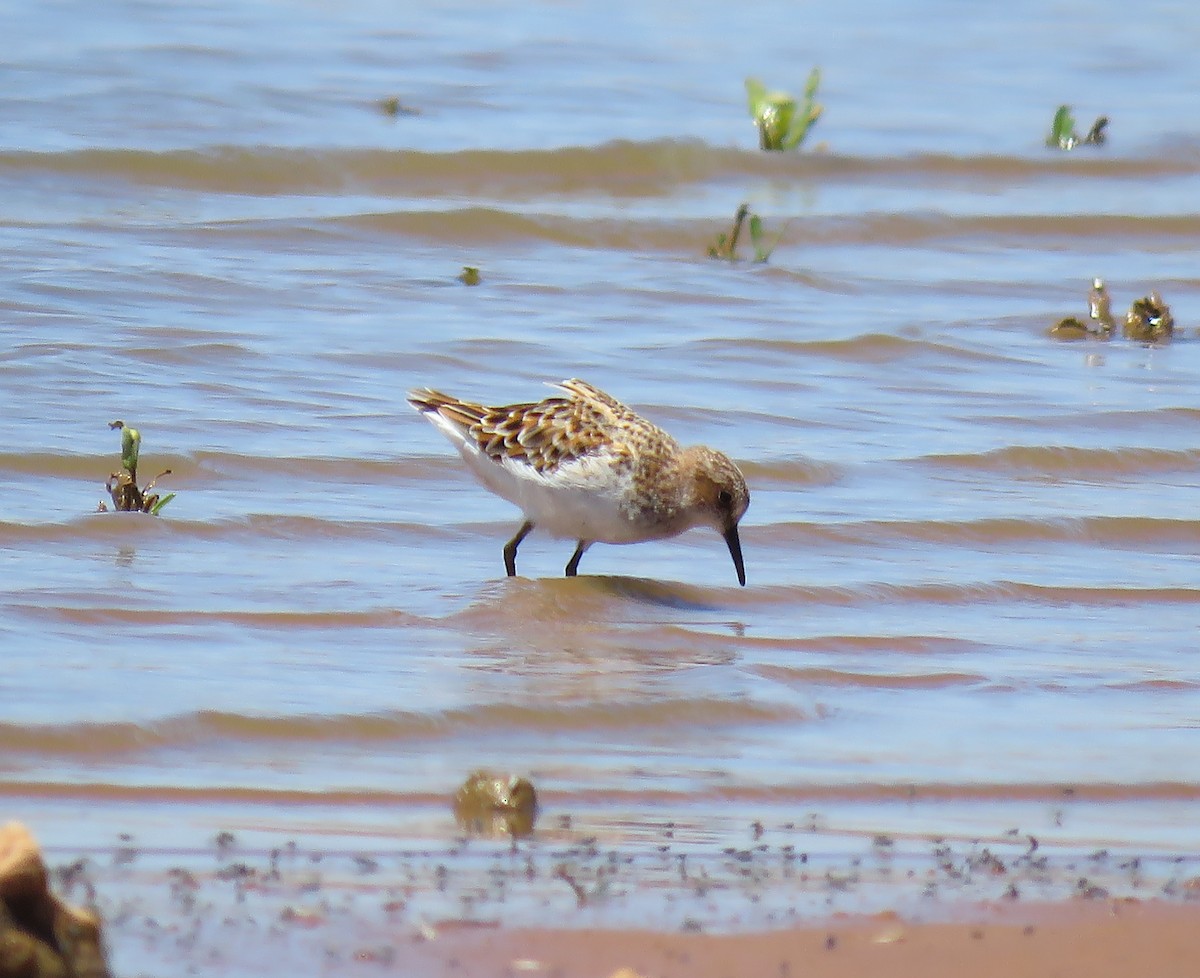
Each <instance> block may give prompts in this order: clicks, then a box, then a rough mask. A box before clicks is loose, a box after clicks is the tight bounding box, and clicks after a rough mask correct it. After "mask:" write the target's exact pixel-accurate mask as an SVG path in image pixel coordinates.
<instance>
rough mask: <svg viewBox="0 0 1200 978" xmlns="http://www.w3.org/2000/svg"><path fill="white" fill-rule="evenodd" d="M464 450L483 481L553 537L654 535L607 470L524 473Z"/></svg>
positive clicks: (607, 539) (600, 539)
mask: <svg viewBox="0 0 1200 978" xmlns="http://www.w3.org/2000/svg"><path fill="white" fill-rule="evenodd" d="M462 454H463V457H464V458H465V459H466V461H467V464H468V465H469V466H470V468H471V471H472V472H474V473H475V475H476V476H477V477H478V478H479V480H480V481H481V482H482V483H483V484H484V485H485V486H487V487H488V488H489V489H491V490H492V492H494V493H495V494H496V495H497V496H500V497H501V498H503V499H507V500H508V501H509V502H510V503H513V504H514V505H515V506H518V507H520V509H521V511H522V512H523V513H524V514H525V517H526V518H527V519H528V520H529V521H530V522H531V523H533V524H534V525H535V526H536V527H537V528H538V529H539V530H543V531H545V532H546V533H549V534H551V535H552V536H556V537H563V538H566V539H569V540H589V541H594V542H597V543H636V542H638V541H640V540H646V539H649V538H651V537H654V536H657V534H655V533H654V532H653V531H651V532H647V528H646V527H643V526H639V525H638V524H637V523H635V522H633V521H631V520H630V519H629V518H628V516H626V514H625V509H624V507H623V506H622V501H623V500H624V499H625V498H626V495H627V493H628V491H629V486H628V483H627V480H626V479H622V478H620V477H618V476H616V475H615V474H611V470H607V471H605V470H604V469H598V470H597V472H594V473H590V475H591V478H588V479H585V480H581V479H578V478H576V479H572V478H569V477H562V476H560V475H559V474H558V473H555V474H551V475H549V476H544V475H538V474H536V473H532V472H531V473H530V474H528V475H524V474H521V472H520V470H519V469H515V466H514V465H512V464H507V465H506V464H502V463H498V462H496V461H495V460H494V459H492V458H489V457H487V456H486V455H483V454H481V453H478V452H471V451H469V450H468V451H463V453H462ZM514 469H515V471H514Z"/></svg>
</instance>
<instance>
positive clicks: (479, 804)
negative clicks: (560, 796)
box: [454, 770, 538, 838]
mask: <svg viewBox="0 0 1200 978" xmlns="http://www.w3.org/2000/svg"><path fill="white" fill-rule="evenodd" d="M537 813H538V800H537V791H536V790H535V789H534V787H533V784H532V783H530V782H529V781H528V780H527V779H526V778H522V777H517V776H516V775H511V774H497V773H495V772H493V771H482V770H481V771H472V772H471V774H470V775H469V776H468V777H467V780H466V781H465V782H463V785H462V787H460V788H459V789H458V792H457V793H456V794H455V796H454V818H455V821H456V822H457V823H458V825H459V828H461V829H463V830H464V831H465V832H467V833H468V834H470V835H481V836H485V837H488V836H490V837H496V836H511V837H512V838H520V837H522V836H526V835H529V834H530V833H531V832H532V831H533V826H534V823H535V822H536V821H537Z"/></svg>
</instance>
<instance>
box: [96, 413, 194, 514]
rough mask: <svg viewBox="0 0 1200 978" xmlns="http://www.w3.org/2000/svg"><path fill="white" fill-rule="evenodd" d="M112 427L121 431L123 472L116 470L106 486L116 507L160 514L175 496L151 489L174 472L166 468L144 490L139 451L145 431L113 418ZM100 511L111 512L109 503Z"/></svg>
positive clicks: (123, 511) (110, 424)
mask: <svg viewBox="0 0 1200 978" xmlns="http://www.w3.org/2000/svg"><path fill="white" fill-rule="evenodd" d="M108 426H109V428H112V429H114V430H119V431H120V432H121V471H120V472H113V473H112V474H111V475H110V476H109V477H108V481H107V482H106V483H105V484H104V488H105V489H107V490H108V494H109V496H111V497H112V502H113V507H114V508H115V509H116V510H117V512H119V513H149V514H150V515H151V516H157V515H158V514H159V513H160V512H161V511H162V508H163V507H164V506H166V505H167V503H169V502H170V501H171V500H172V499H174V498H175V493H173V492H170V493H167V495H165V496H158V495H155V494H153V493H151V491H150V490H151V489H153V488H154V486H155V484H156V483H157V482H158V480H159V479H161V478H162V477H163V476H164V475H170V474H171V470H170V469H166V470H164V471H162V472H160V473H159V474H158V475H156V476H155V477H154V478H153V479H151V480H150V484H149V485H148V486H146V487H145V488H144V489H143V488H140V487H139V486H138V483H137V466H138V454H139V452H140V451H141V448H142V433H141V432H140V431H138V430H137V428H131V427H129V425H127V424H125V422H124V421H110V422H109V424H108ZM99 509H100V512H102V513H106V512H108V506H107V505H105V504H104V503H103V502H102V503H100V507H99Z"/></svg>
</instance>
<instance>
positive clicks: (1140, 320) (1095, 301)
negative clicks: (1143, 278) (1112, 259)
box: [1050, 278, 1175, 343]
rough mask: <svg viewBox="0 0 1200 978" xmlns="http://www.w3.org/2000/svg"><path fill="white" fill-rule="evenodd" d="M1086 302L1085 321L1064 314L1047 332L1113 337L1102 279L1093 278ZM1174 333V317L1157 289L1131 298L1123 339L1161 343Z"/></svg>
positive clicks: (1076, 336)
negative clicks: (1086, 316)
mask: <svg viewBox="0 0 1200 978" xmlns="http://www.w3.org/2000/svg"><path fill="white" fill-rule="evenodd" d="M1087 301H1088V321H1087V322H1084V321H1083V320H1081V319H1078V318H1076V317H1075V316H1067V317H1066V318H1065V319H1060V320H1059V321H1058V322H1057V323H1055V324H1054V325H1053V326H1051V327H1050V335H1051V336H1053V337H1054V338H1055V339H1057V340H1085V339H1095V340H1108V339H1112V336H1113V332H1114V330H1115V329H1116V321H1115V320H1114V319H1113V316H1112V300H1111V299H1110V298H1109V295H1108V289H1107V288H1106V287H1105V285H1104V280H1103V279H1100V278H1097V279H1093V280H1092V288H1091V291H1089V292H1088V296H1087ZM1174 334H1175V319H1174V318H1173V317H1172V316H1171V310H1170V308H1169V307H1168V306H1167V304H1166V303H1165V302H1164V301H1163V298H1162V296H1160V295H1159V294H1158V293H1157V292H1151V293H1150V294H1149V295H1147V296H1143V297H1142V298H1140V299H1135V300H1134V302H1133V305H1131V306H1130V307H1129V312H1128V313H1127V314H1126V316H1125V321H1124V324H1123V326H1122V329H1121V335H1122V336H1124V337H1125V339H1127V340H1134V341H1135V342H1138V343H1163V342H1166V341H1168V340H1170V339H1171V337H1172V336H1174Z"/></svg>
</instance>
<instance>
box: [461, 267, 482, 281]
mask: <svg viewBox="0 0 1200 978" xmlns="http://www.w3.org/2000/svg"><path fill="white" fill-rule="evenodd" d="M457 278H458V280H459V281H460V282H462V284H463V285H478V284H479V283H480V282H482V281H483V279H482V278H481V277H480V275H479V269H478V268H476V267H475V266H474V265H463V270H462V271H461V272H460V273H459V274H458V276H457Z"/></svg>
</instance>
